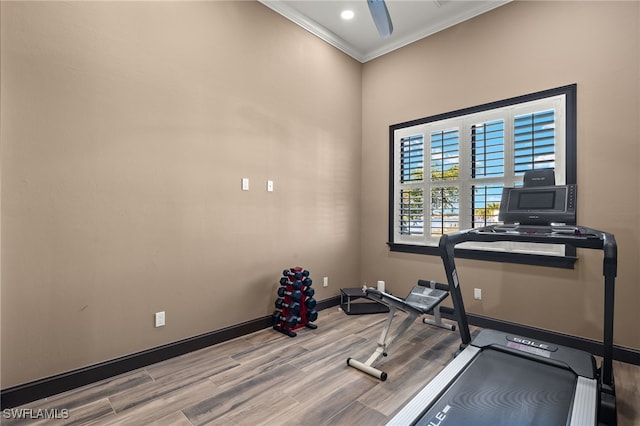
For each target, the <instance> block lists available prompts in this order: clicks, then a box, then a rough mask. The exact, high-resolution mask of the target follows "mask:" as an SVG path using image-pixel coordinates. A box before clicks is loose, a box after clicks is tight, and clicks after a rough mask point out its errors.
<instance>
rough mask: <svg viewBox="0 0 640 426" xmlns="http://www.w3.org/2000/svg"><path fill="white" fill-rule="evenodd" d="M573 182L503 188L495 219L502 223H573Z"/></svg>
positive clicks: (575, 187)
mask: <svg viewBox="0 0 640 426" xmlns="http://www.w3.org/2000/svg"><path fill="white" fill-rule="evenodd" d="M576 189H577V186H576V185H554V186H530V187H522V188H504V189H503V190H502V200H501V202H500V212H499V215H498V219H499V220H501V221H502V222H504V223H506V224H511V223H519V224H521V225H550V224H552V223H563V224H575V223H576V192H577V191H576Z"/></svg>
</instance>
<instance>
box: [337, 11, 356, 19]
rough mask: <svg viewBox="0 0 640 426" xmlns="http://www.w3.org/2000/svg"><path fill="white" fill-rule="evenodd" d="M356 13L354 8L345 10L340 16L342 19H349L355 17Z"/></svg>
mask: <svg viewBox="0 0 640 426" xmlns="http://www.w3.org/2000/svg"><path fill="white" fill-rule="evenodd" d="M354 15H355V14H354V13H353V10H343V11H342V13H341V14H340V17H341V18H342V19H346V20H349V19H353V16H354Z"/></svg>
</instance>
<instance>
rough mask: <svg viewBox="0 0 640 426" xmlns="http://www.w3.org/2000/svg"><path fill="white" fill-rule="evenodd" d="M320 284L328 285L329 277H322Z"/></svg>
mask: <svg viewBox="0 0 640 426" xmlns="http://www.w3.org/2000/svg"><path fill="white" fill-rule="evenodd" d="M322 286H323V287H329V277H324V278H323V279H322Z"/></svg>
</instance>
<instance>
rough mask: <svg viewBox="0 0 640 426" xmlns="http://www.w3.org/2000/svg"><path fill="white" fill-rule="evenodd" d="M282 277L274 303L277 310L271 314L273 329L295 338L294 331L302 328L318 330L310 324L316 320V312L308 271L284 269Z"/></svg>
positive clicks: (295, 268)
mask: <svg viewBox="0 0 640 426" xmlns="http://www.w3.org/2000/svg"><path fill="white" fill-rule="evenodd" d="M282 275H283V276H282V278H280V288H279V289H278V298H277V299H276V301H275V306H276V308H277V309H279V310H276V311H275V312H274V313H273V329H274V330H276V331H279V332H280V333H283V334H286V335H287V336H289V337H296V336H297V333H296V332H295V331H294V330H297V329H299V328H302V327H307V328H311V329H316V328H318V326H317V325H315V324H312V322H313V321H315V320H316V319H318V311H316V309H315V306H316V300H315V299H314V298H313V295H314V293H315V290H314V289H312V288H311V284H312V283H313V281H312V280H311V278H310V277H309V271H307V270H306V269H304V268H301V267H299V266H297V267H293V268H289V269H285V270H284V271H283V272H282Z"/></svg>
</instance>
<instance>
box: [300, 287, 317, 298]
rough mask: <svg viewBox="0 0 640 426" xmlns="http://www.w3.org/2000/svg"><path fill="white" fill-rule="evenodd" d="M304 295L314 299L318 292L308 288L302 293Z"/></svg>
mask: <svg viewBox="0 0 640 426" xmlns="http://www.w3.org/2000/svg"><path fill="white" fill-rule="evenodd" d="M302 293H303V294H304V295H305V296H307V297H313V295H314V294H316V291H315V290H314V289H312V288H311V287H307V288H305V289H304V290H303V291H302Z"/></svg>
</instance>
